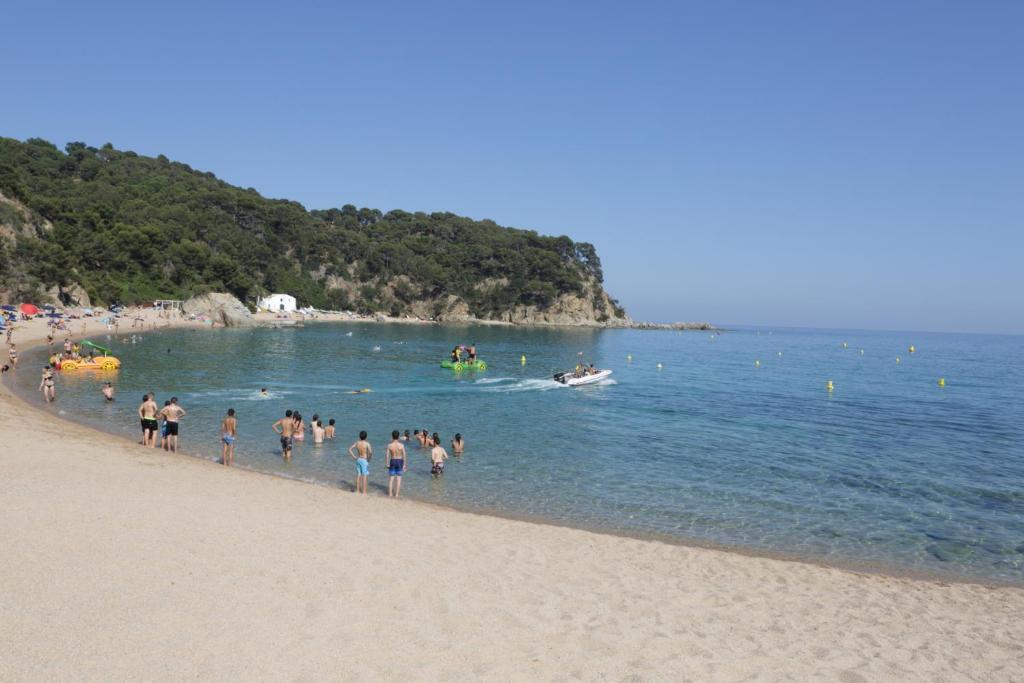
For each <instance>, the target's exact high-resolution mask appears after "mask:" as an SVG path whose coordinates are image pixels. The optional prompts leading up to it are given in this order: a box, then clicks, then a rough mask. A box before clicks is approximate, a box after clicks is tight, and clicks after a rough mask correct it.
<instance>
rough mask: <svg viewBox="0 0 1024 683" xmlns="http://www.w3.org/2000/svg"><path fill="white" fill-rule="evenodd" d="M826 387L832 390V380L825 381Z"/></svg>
mask: <svg viewBox="0 0 1024 683" xmlns="http://www.w3.org/2000/svg"><path fill="white" fill-rule="evenodd" d="M825 388H826V389H828V390H829V391H832V389H833V387H832V380H829V381H827V382H825Z"/></svg>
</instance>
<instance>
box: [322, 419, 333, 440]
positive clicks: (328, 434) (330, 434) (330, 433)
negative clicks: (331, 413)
mask: <svg viewBox="0 0 1024 683" xmlns="http://www.w3.org/2000/svg"><path fill="white" fill-rule="evenodd" d="M324 438H326V439H333V438H334V418H333V417H332V418H331V419H330V420H328V421H327V428H326V429H325V430H324Z"/></svg>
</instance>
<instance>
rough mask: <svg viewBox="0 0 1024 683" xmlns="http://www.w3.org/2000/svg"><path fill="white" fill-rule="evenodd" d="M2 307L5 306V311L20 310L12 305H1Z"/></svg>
mask: <svg viewBox="0 0 1024 683" xmlns="http://www.w3.org/2000/svg"><path fill="white" fill-rule="evenodd" d="M0 308H3V310H5V311H10V312H11V313H14V312H15V311H17V310H18V309H16V308H15V307H14V306H10V305H6V306H0Z"/></svg>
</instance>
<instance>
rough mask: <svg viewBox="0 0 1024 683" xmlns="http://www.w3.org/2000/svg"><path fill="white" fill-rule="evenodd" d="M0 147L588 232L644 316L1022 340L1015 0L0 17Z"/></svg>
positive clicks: (623, 294) (42, 8)
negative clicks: (103, 151) (75, 150)
mask: <svg viewBox="0 0 1024 683" xmlns="http://www.w3.org/2000/svg"><path fill="white" fill-rule="evenodd" d="M3 15H4V16H3V23H4V29H3V31H2V34H3V37H2V39H0V66H2V68H0V93H2V97H0V135H5V136H9V137H15V138H20V139H24V138H27V137H43V138H46V139H49V140H51V141H53V142H55V143H56V144H58V145H61V146H63V144H64V143H66V142H68V141H71V140H82V141H84V142H87V143H89V144H93V145H97V146H98V145H102V144H103V143H105V142H108V141H109V142H112V143H113V144H114V145H115V146H116V147H118V148H121V149H132V150H135V151H137V152H139V153H142V154H151V155H155V154H159V153H163V154H166V155H167V156H169V157H171V158H173V159H176V160H180V161H184V162H186V163H189V164H191V165H192V166H193V167H195V168H199V169H202V170H209V171H213V172H214V173H216V174H217V175H218V176H220V177H222V178H224V179H225V180H227V181H229V182H232V183H235V184H238V185H242V186H251V187H255V188H256V189H258V190H259V191H260V192H261V193H263V194H265V195H268V196H272V197H287V198H291V199H296V200H298V201H300V202H302V203H303V204H305V205H306V206H307V207H310V208H326V207H330V206H340V205H342V204H346V203H352V204H356V205H358V206H370V207H375V208H380V209H384V210H388V209H392V208H401V209H406V210H413V211H415V210H422V211H435V210H450V211H454V212H456V213H460V214H465V215H468V216H472V217H474V218H491V219H493V220H495V221H497V222H499V223H501V224H503V225H510V226H515V227H523V228H533V229H536V230H538V231H541V232H545V233H551V234H568V235H570V236H571V237H573V238H575V239H579V240H585V241H590V242H593V243H594V244H596V245H597V248H598V251H599V253H600V255H601V258H602V260H603V261H604V264H605V272H606V285H607V287H608V289H609V290H610V291H611V292H612V294H613V295H615V296H617V297H619V298H620V299H621V300H622V302H623V303H624V304H625V305H626V307H627V309H628V310H629V311H630V313H631V314H632V315H633V316H634V317H636V318H639V319H656V320H676V319H682V320H710V321H712V322H717V323H750V324H758V325H811V326H825V327H867V328H888V329H934V330H969V331H995V332H1015V333H1021V332H1024V303H1022V301H1024V275H1022V273H1024V266H1022V263H1021V261H1022V260H1024V2H1020V1H1019V0H1018V1H1014V2H999V1H996V0H992V1H986V2H969V1H966V0H965V1H964V2H942V1H940V0H936V1H929V2H913V1H901V2H867V3H865V2H857V3H854V2H848V3H836V2H820V1H815V2H781V3H771V2H755V1H751V2H729V1H727V0H726V1H716V2H705V3H681V2H680V3H624V2H616V3H607V2H585V3H582V2H581V3H551V2H543V3H532V2H515V3H480V2H465V3H444V2H434V3H408V4H403V3H388V2H372V3H371V2H360V3H351V4H350V3H337V4H335V3H315V4H314V3H308V4H307V3H302V2H290V3H284V2H279V3H273V4H272V5H266V6H264V5H262V4H261V3H237V4H233V5H232V4H227V3H218V2H210V1H207V2H203V3H191V2H174V3H146V2H132V3H103V2H100V3H83V2H76V3H32V2H21V3H8V5H7V7H5V9H4V12H3Z"/></svg>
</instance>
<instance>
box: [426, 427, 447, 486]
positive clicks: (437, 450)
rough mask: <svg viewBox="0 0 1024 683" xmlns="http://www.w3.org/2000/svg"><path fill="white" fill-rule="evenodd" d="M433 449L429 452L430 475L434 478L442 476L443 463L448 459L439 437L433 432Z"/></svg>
mask: <svg viewBox="0 0 1024 683" xmlns="http://www.w3.org/2000/svg"><path fill="white" fill-rule="evenodd" d="M432 442H433V444H434V447H433V448H432V449H431V451H430V474H431V476H433V477H434V478H437V477H440V476H441V475H442V474H444V461H445V460H447V459H448V451H446V450H445V449H444V448H442V447H441V437H440V436H439V435H438V433H437V432H434V436H433V439H432Z"/></svg>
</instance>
